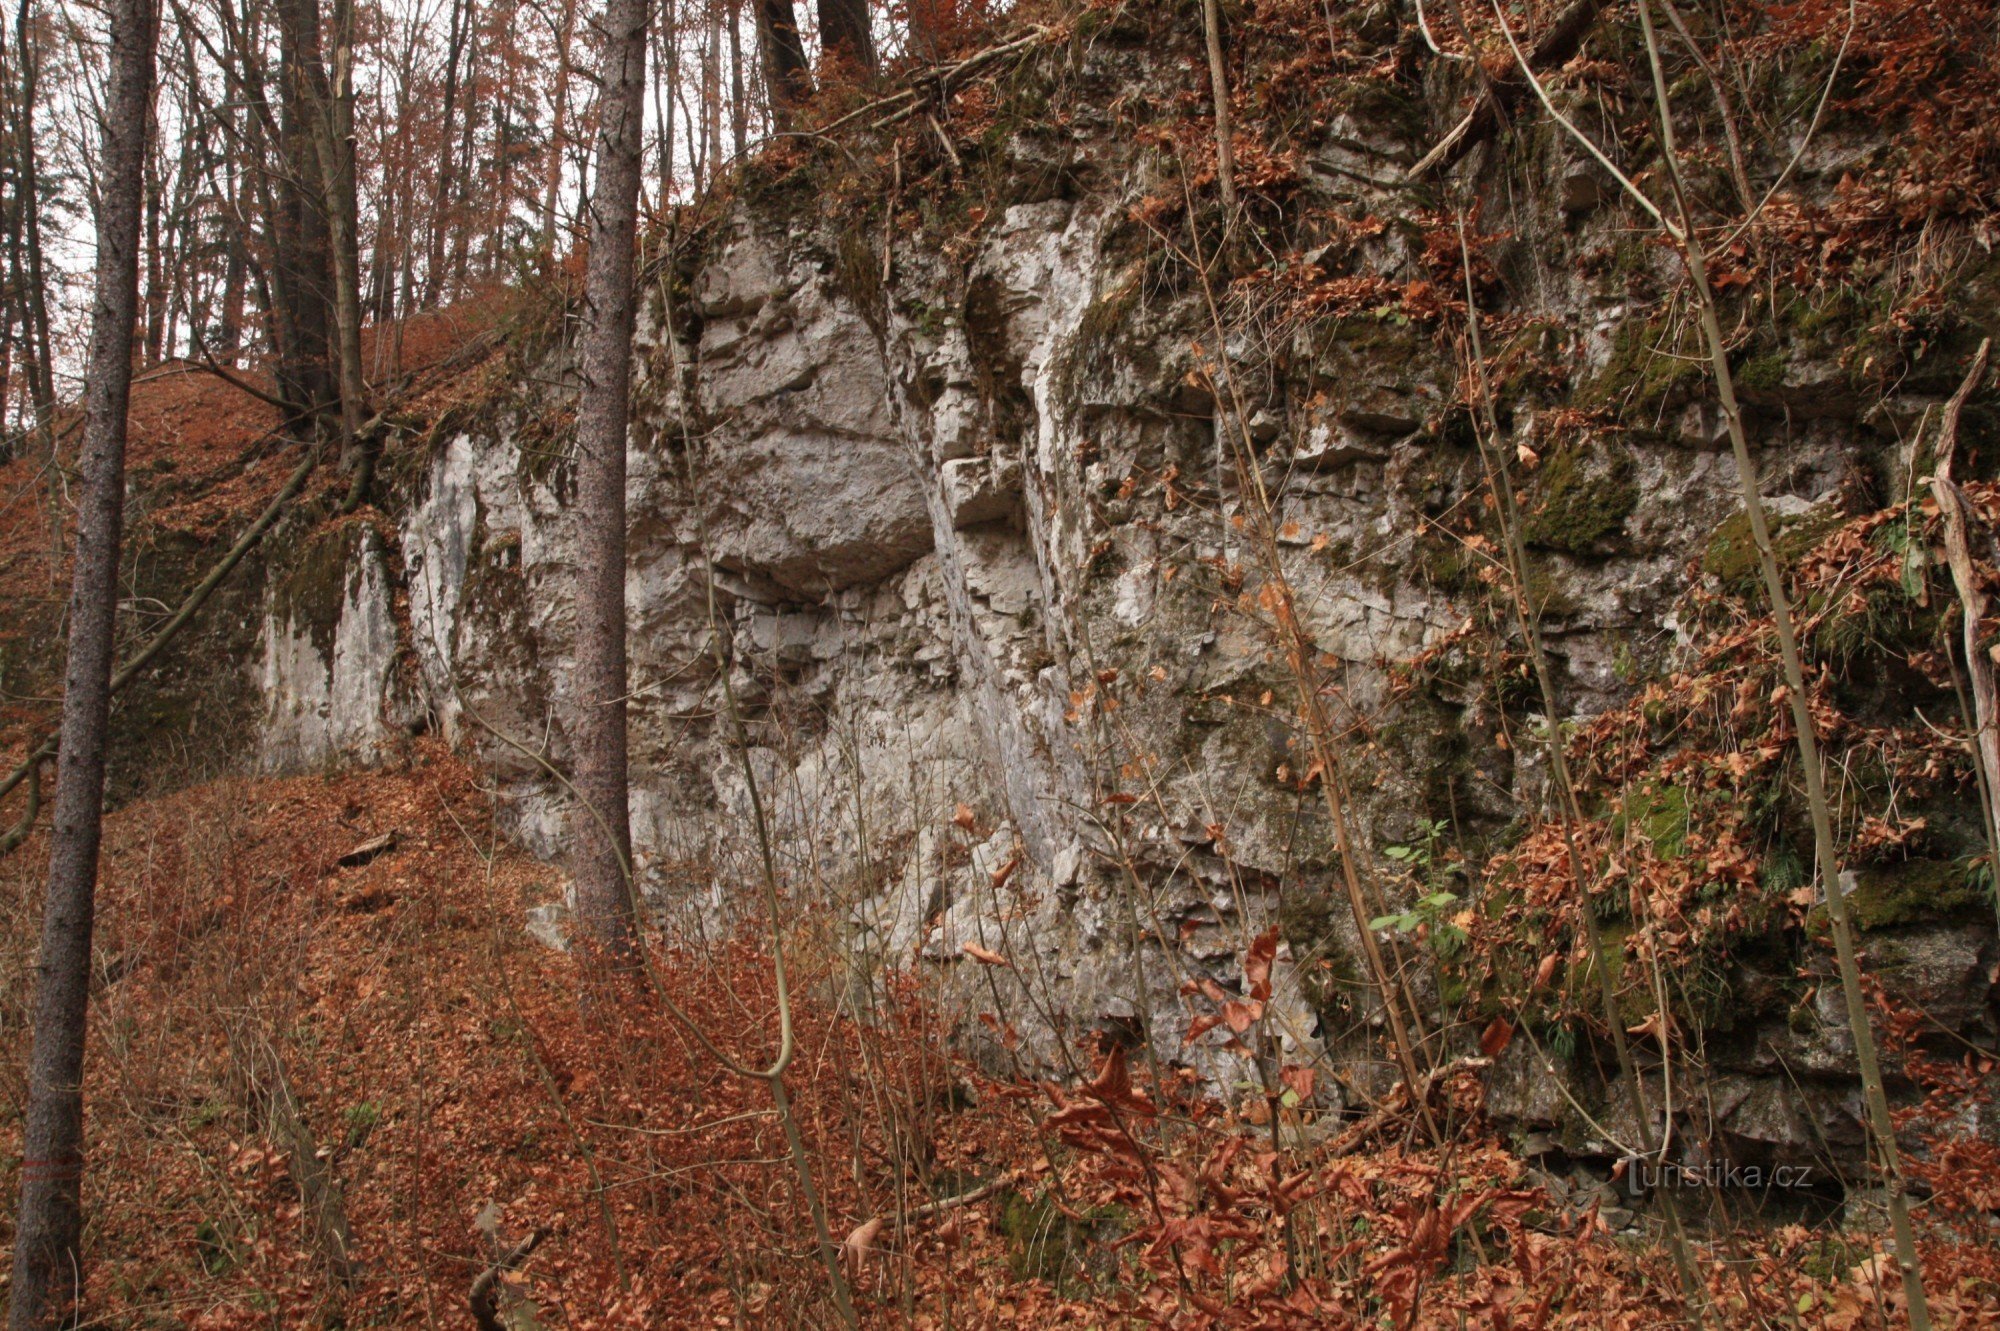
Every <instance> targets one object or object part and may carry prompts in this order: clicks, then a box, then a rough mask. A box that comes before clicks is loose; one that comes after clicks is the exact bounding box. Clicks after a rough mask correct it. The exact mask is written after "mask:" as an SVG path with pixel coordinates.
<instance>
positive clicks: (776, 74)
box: [757, 0, 812, 128]
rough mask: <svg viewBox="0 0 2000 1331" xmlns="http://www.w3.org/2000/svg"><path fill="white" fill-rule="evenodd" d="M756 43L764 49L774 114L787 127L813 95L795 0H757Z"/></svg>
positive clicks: (769, 93) (768, 89) (766, 74)
mask: <svg viewBox="0 0 2000 1331" xmlns="http://www.w3.org/2000/svg"><path fill="white" fill-rule="evenodd" d="M757 45H758V46H759V47H761V48H762V50H763V55H764V90H765V92H766V94H768V96H769V97H770V100H771V115H772V118H773V119H775V120H776V121H777V122H778V125H779V127H780V128H784V127H785V126H787V125H789V124H790V123H791V117H792V113H793V112H794V111H796V110H797V109H798V107H799V105H800V104H801V103H803V102H804V101H805V100H806V99H807V98H808V97H811V96H812V72H811V70H809V69H808V68H807V67H806V47H805V42H804V41H803V40H801V39H800V37H799V15H798V10H796V9H795V8H793V6H792V0H757Z"/></svg>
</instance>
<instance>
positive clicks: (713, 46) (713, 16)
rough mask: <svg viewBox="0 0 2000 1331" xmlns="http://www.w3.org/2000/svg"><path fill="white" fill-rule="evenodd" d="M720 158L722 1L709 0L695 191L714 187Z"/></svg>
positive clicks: (702, 68)
mask: <svg viewBox="0 0 2000 1331" xmlns="http://www.w3.org/2000/svg"><path fill="white" fill-rule="evenodd" d="M721 156H722V0H709V3H708V32H707V40H706V42H705V44H704V45H703V46H702V48H701V143H700V144H699V145H697V147H696V151H695V166H696V168H697V170H696V173H695V188H696V189H701V190H705V189H710V188H712V187H713V186H714V184H715V169H716V161H717V159H718V158H720V157H721Z"/></svg>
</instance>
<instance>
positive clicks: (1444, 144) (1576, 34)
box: [1409, 0, 1603, 180]
mask: <svg viewBox="0 0 2000 1331" xmlns="http://www.w3.org/2000/svg"><path fill="white" fill-rule="evenodd" d="M1602 8H1603V0H1576V3H1574V4H1572V5H1571V6H1570V7H1569V8H1568V9H1566V10H1564V11H1563V12H1562V13H1561V14H1560V15H1558V16H1557V17H1556V21H1555V22H1554V23H1553V24H1552V25H1550V27H1549V30H1548V31H1547V32H1545V33H1543V34H1542V36H1541V40H1539V41H1537V42H1536V43H1535V49H1534V51H1533V52H1532V53H1531V54H1528V55H1525V56H1522V63H1523V65H1524V66H1526V67H1527V68H1528V69H1529V70H1531V71H1532V70H1537V69H1552V68H1555V67H1556V66H1559V65H1563V64H1566V63H1568V61H1569V58H1570V57H1571V56H1573V55H1575V54H1576V53H1577V51H1578V50H1579V49H1580V48H1581V47H1582V46H1583V39H1584V38H1585V37H1586V36H1588V35H1589V34H1590V29H1591V26H1592V25H1593V24H1595V23H1596V22H1597V14H1598V11H1599V10H1600V9H1602ZM1501 26H1502V29H1503V31H1504V30H1505V26H1506V25H1505V21H1504V20H1503V21H1502V25H1501ZM1507 41H1508V44H1509V45H1513V43H1514V35H1513V33H1512V32H1508V33H1507ZM1515 54H1517V55H1520V54H1521V52H1520V48H1519V47H1518V46H1516V47H1515ZM1529 82H1530V83H1532V82H1533V79H1532V78H1530V80H1529ZM1525 91H1527V87H1526V85H1524V84H1522V83H1520V82H1516V81H1513V80H1508V81H1506V82H1500V81H1498V80H1495V81H1494V82H1493V83H1491V84H1489V85H1488V90H1487V91H1485V92H1483V93H1481V95H1480V97H1479V100H1478V101H1476V102H1474V103H1473V106H1472V109H1471V110H1470V111H1467V112H1466V113H1465V115H1464V117H1463V118H1462V119H1460V120H1459V122H1458V123H1457V124H1456V125H1454V126H1452V129H1451V132H1450V133H1448V134H1446V135H1445V136H1444V138H1442V139H1440V140H1439V141H1438V144H1437V146H1436V147H1434V148H1432V149H1431V150H1430V151H1429V152H1427V153H1425V154H1424V155H1423V158H1422V160H1420V161H1419V162H1418V163H1417V164H1416V165H1415V166H1413V167H1411V168H1410V172H1409V179H1411V180H1416V179H1418V178H1420V177H1422V176H1423V175H1425V174H1426V173H1428V172H1430V171H1432V170H1436V169H1447V168H1450V167H1451V166H1454V165H1456V164H1457V163H1458V162H1459V161H1460V160H1462V159H1463V158H1464V157H1465V155H1466V154H1467V153H1469V152H1471V151H1472V150H1473V149H1474V148H1476V147H1478V146H1479V144H1480V143H1481V141H1483V140H1484V139H1485V138H1486V136H1487V135H1488V134H1491V133H1492V132H1493V131H1494V130H1495V129H1496V128H1498V127H1499V125H1500V118H1501V116H1502V115H1503V114H1504V113H1505V112H1506V110H1507V106H1506V105H1505V103H1509V102H1514V101H1518V100H1519V99H1520V97H1521V94H1522V93H1523V92H1525ZM1537 91H1539V89H1537ZM1550 109H1551V111H1553V110H1554V108H1553V107H1551V108H1550Z"/></svg>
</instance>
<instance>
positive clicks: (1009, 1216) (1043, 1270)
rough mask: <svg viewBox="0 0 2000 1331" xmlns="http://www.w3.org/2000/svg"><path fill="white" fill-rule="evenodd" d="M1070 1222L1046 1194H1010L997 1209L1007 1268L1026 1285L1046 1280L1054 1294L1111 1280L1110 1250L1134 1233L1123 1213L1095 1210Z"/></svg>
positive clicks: (1109, 1208)
mask: <svg viewBox="0 0 2000 1331" xmlns="http://www.w3.org/2000/svg"><path fill="white" fill-rule="evenodd" d="M1079 1215H1080V1217H1081V1218H1077V1217H1073V1216H1072V1215H1070V1214H1069V1213H1067V1212H1065V1211H1064V1209H1063V1208H1062V1207H1060V1206H1058V1205H1057V1204H1056V1201H1055V1199H1054V1198H1053V1197H1051V1196H1049V1194H1047V1193H1046V1192H1042V1193H1037V1194H1036V1195H1034V1196H1033V1197H1029V1196H1026V1195H1024V1194H1022V1193H1018V1192H1010V1193H1008V1194H1007V1199H1006V1200H1005V1201H1004V1202H1002V1203H1001V1205H1000V1233H1001V1234H1002V1236H1004V1237H1005V1238H1006V1240H1007V1265H1008V1266H1009V1267H1010V1268H1012V1270H1013V1272H1014V1274H1015V1275H1017V1276H1020V1277H1021V1278H1023V1279H1025V1280H1045V1281H1047V1282H1048V1283H1049V1284H1051V1285H1053V1286H1055V1287H1056V1288H1057V1289H1058V1290H1062V1289H1074V1288H1077V1287H1078V1286H1079V1285H1081V1284H1089V1283H1094V1282H1095V1281H1097V1280H1101V1279H1103V1278H1104V1277H1106V1276H1108V1275H1110V1274H1111V1270H1112V1267H1113V1266H1114V1264H1115V1262H1116V1258H1115V1256H1113V1255H1112V1253H1111V1251H1110V1245H1111V1244H1113V1243H1115V1242H1116V1241H1117V1240H1118V1239H1120V1238H1122V1237H1124V1235H1125V1234H1126V1233H1127V1232H1129V1231H1130V1230H1131V1228H1132V1224H1131V1219H1130V1217H1129V1215H1128V1214H1127V1213H1126V1211H1125V1210H1124V1208H1122V1207H1118V1206H1094V1207H1091V1208H1089V1209H1088V1210H1085V1211H1082V1212H1080V1213H1079Z"/></svg>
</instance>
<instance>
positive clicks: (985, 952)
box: [958, 943, 1014, 966]
mask: <svg viewBox="0 0 2000 1331" xmlns="http://www.w3.org/2000/svg"><path fill="white" fill-rule="evenodd" d="M958 950H959V951H961V952H963V953H965V955H966V956H968V957H971V958H972V959H973V960H974V961H977V962H979V963H981V964H982V965H986V966H1011V965H1013V964H1014V963H1013V962H1011V961H1009V960H1007V958H1005V957H1003V956H1001V955H1000V954H999V953H998V952H994V951H992V950H990V949H988V948H983V947H981V946H979V944H977V943H960V944H959V945H958Z"/></svg>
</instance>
